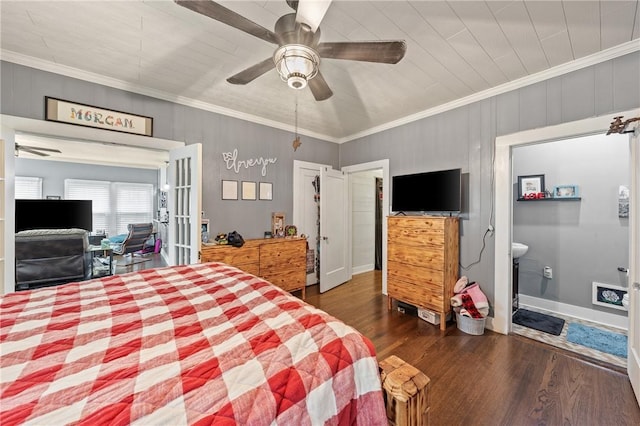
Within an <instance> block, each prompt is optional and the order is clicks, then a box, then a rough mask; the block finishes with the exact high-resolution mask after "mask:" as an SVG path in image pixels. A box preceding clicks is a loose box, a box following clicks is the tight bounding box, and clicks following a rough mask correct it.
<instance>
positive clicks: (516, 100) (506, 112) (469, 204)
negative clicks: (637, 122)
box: [340, 52, 640, 301]
mask: <svg viewBox="0 0 640 426" xmlns="http://www.w3.org/2000/svg"><path fill="white" fill-rule="evenodd" d="M639 75H640V53H638V52H636V53H632V54H629V55H625V56H622V57H620V58H616V59H613V60H610V61H607V62H603V63H601V64H598V65H595V66H591V67H588V68H584V69H582V70H579V71H575V72H572V73H569V74H565V75H563V76H560V77H555V78H552V79H549V80H546V81H543V82H540V83H536V84H532V85H530V86H527V87H523V88H521V89H518V90H513V91H511V92H508V93H504V94H502V95H499V96H495V97H493V98H490V99H486V100H483V101H480V102H476V103H473V104H470V105H467V106H464V107H460V108H458V109H455V110H452V111H447V112H444V113H441V114H438V115H435V116H432V117H428V118H425V119H422V120H420V121H417V122H414V123H410V124H407V125H404V126H401V127H397V128H394V129H390V130H387V131H384V132H380V133H377V134H375V135H371V136H367V137H364V138H361V139H359V140H356V141H352V142H349V143H346V144H343V145H341V147H340V166H341V167H342V166H348V165H352V164H359V163H363V162H366V161H374V160H379V159H382V158H388V159H389V168H390V171H389V172H390V175H391V176H393V175H398V174H403V173H410V172H419V171H430V170H439V169H449V168H454V167H461V168H462V170H463V172H464V173H468V176H467V177H468V179H467V181H466V182H465V186H466V188H465V193H466V194H465V200H464V202H465V204H466V208H465V212H464V214H463V215H462V220H461V230H460V231H461V237H460V261H461V264H462V265H463V266H467V267H468V266H469V265H470V264H473V263H475V262H478V260H479V259H480V261H479V262H478V263H477V264H475V265H474V266H472V267H471V268H468V269H464V268H463V269H461V271H460V272H461V274H464V275H467V276H468V277H469V278H470V279H471V280H474V281H477V282H478V283H479V284H480V285H481V288H482V289H483V291H484V292H485V293H486V294H487V296H488V297H489V300H490V301H493V300H494V270H493V265H494V241H493V239H492V238H491V237H487V238H486V247H485V249H484V252H481V248H482V246H483V235H484V234H485V231H486V229H487V227H488V226H489V224H490V223H493V221H492V199H493V192H492V172H493V164H492V157H493V151H494V141H495V138H496V137H497V136H502V135H506V134H510V133H515V132H519V131H522V130H529V129H534V128H539V127H545V126H552V125H555V124H560V123H563V122H569V121H574V120H578V119H583V118H588V117H594V116H598V115H605V114H608V113H614V112H619V111H624V110H628V109H632V108H637V107H640V79H639V78H638V76H639ZM599 170H600V171H601V172H602V171H604V172H605V173H606V171H605V170H604V169H602V168H599Z"/></svg>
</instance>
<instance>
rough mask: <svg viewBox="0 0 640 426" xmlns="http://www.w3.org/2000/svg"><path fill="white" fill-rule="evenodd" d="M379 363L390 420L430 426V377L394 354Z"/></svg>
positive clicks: (401, 424)
mask: <svg viewBox="0 0 640 426" xmlns="http://www.w3.org/2000/svg"><path fill="white" fill-rule="evenodd" d="M378 366H379V368H380V378H381V379H382V389H383V392H384V398H385V405H386V410H387V419H388V420H389V423H390V424H392V425H396V426H427V425H428V424H429V387H430V382H431V380H430V379H429V378H428V377H427V376H426V375H425V374H424V373H422V372H421V371H420V370H418V369H417V368H415V367H414V366H412V365H411V364H407V363H406V362H404V361H403V360H401V359H400V358H398V357H397V356H395V355H391V356H390V357H388V358H387V359H385V360H384V361H380V362H379V364H378Z"/></svg>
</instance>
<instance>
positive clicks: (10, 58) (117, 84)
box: [0, 40, 640, 144]
mask: <svg viewBox="0 0 640 426" xmlns="http://www.w3.org/2000/svg"><path fill="white" fill-rule="evenodd" d="M637 51H640V40H632V41H629V42H626V43H623V44H620V45H618V46H614V47H611V48H609V49H606V50H603V51H600V52H597V53H594V54H592V55H589V56H585V57H584V58H580V59H576V60H574V61H571V62H567V63H565V64H562V65H558V66H555V67H553V68H550V69H548V70H544V71H540V72H538V73H535V74H531V75H528V76H525V77H522V78H519V79H517V80H513V81H510V82H508V83H505V84H502V85H500V86H496V87H493V88H491V89H487V90H484V91H482V92H478V93H474V94H473V95H469V96H466V97H464V98H460V99H456V100H454V101H451V102H447V103H445V104H442V105H438V106H436V107H434V108H429V109H427V110H424V111H421V112H418V113H416V114H412V115H408V116H406V117H403V118H401V119H399V120H394V121H390V122H388V123H385V124H381V125H379V126H375V127H371V128H369V129H367V130H363V131H362V132H358V133H354V134H352V135H349V136H345V137H343V138H335V137H332V136H328V135H324V134H320V133H317V132H312V131H310V130H306V129H301V128H299V129H298V130H297V132H298V133H299V134H302V135H305V136H308V137H312V138H316V139H320V140H324V141H327V142H334V143H338V144H342V143H345V142H350V141H352V140H356V139H360V138H363V137H365V136H370V135H373V134H375V133H379V132H382V131H385V130H389V129H392V128H394V127H399V126H403V125H405V124H409V123H412V122H414V121H418V120H421V119H423V118H427V117H431V116H434V115H437V114H441V113H443V112H446V111H450V110H453V109H455V108H459V107H461V106H465V105H469V104H472V103H474V102H478V101H482V100H484V99H487V98H491V97H494V96H497V95H500V94H503V93H506V92H510V91H512V90H516V89H520V88H522V87H525V86H529V85H531V84H534V83H539V82H541V81H544V80H548V79H550V78H554V77H558V76H561V75H564V74H568V73H570V72H573V71H577V70H580V69H583V68H586V67H589V66H592V65H597V64H599V63H602V62H605V61H608V60H611V59H615V58H618V57H620V56H624V55H627V54H630V53H634V52H637ZM0 59H2V60H3V61H7V62H13V63H16V64H19V65H24V66H27V67H31V68H36V69H40V70H43V71H48V72H52V73H55V74H61V75H64V76H67V77H72V78H77V79H79V80H84V81H88V82H91V83H96V84H100V85H103V86H108V87H113V88H115V89H120V90H126V91H129V92H134V93H138V94H140V95H145V96H150V97H153V98H157V99H162V100H165V101H168V102H174V103H177V104H180V105H185V106H189V107H193V108H198V109H202V110H205V111H210V112H214V113H217V114H221V115H225V116H228V117H233V118H237V119H240V120H244V121H249V122H251V123H255V124H260V125H263V126H267V127H272V128H275V129H280V130H284V131H287V132H292V133H295V132H296V129H295V127H294V126H291V125H288V124H284V123H281V122H278V121H275V120H269V119H266V118H263V117H258V116H256V115H253V114H247V113H244V112H241V111H236V110H233V109H230V108H224V107H221V106H217V105H214V104H210V103H207V102H202V101H198V100H196V99H192V98H187V97H184V96H177V95H173V94H170V93H167V92H163V91H160V90H156V89H151V88H149V87H145V86H142V85H132V84H131V83H127V82H124V81H122V80H118V79H115V78H111V77H106V76H103V75H100V74H96V73H92V72H88V71H83V70H80V69H78V68H74V67H69V66H66V65H61V64H56V63H54V62H51V61H45V60H43V59H39V58H34V57H32V56H27V55H23V54H21V53H17V52H13V51H9V50H0Z"/></svg>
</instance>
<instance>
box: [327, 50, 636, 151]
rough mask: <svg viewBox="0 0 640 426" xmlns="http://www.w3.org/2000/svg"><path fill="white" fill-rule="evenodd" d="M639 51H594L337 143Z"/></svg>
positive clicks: (347, 137)
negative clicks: (582, 56)
mask: <svg viewBox="0 0 640 426" xmlns="http://www.w3.org/2000/svg"><path fill="white" fill-rule="evenodd" d="M637 51H640V40H632V41H629V42H627V43H624V44H620V45H618V46H614V47H611V48H609V49H606V50H603V51H600V52H597V53H594V54H592V55H589V56H585V57H584V58H580V59H576V60H574V61H571V62H567V63H564V64H562V65H558V66H555V67H553V68H549V69H548V70H544V71H540V72H538V73H535V74H531V75H528V76H525V77H522V78H519V79H517V80H513V81H510V82H508V83H504V84H502V85H500V86H496V87H492V88H491V89H487V90H483V91H482V92H478V93H474V94H473V95H469V96H466V97H464V98H460V99H456V100H454V101H451V102H447V103H446V104H442V105H438V106H437V107H434V108H430V109H427V110H424V111H421V112H419V113H416V114H412V115H408V116H406V117H403V118H401V119H399V120H394V121H390V122H388V123H385V124H382V125H380V126H376V127H372V128H370V129H367V130H364V131H362V132H358V133H354V134H352V135H350V136H346V137H344V138H340V139H339V140H338V143H345V142H349V141H352V140H355V139H359V138H362V137H365V136H370V135H373V134H375V133H379V132H382V131H384V130H389V129H392V128H394V127H399V126H403V125H405V124H408V123H412V122H414V121H418V120H421V119H423V118H427V117H431V116H434V115H437V114H441V113H443V112H446V111H450V110H452V109H456V108H459V107H461V106H464V105H469V104H472V103H474V102H478V101H482V100H484V99H487V98H491V97H493V96H496V95H500V94H502V93H506V92H510V91H512V90H516V89H520V88H522V87H525V86H529V85H531V84H534V83H539V82H541V81H544V80H549V79H551V78H553V77H558V76H561V75H564V74H568V73H570V72H573V71H577V70H580V69H583V68H586V67H590V66H592V65H597V64H599V63H602V62H605V61H609V60H611V59H615V58H618V57H620V56H624V55H628V54H629V53H633V52H637Z"/></svg>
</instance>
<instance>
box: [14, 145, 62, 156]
mask: <svg viewBox="0 0 640 426" xmlns="http://www.w3.org/2000/svg"><path fill="white" fill-rule="evenodd" d="M18 149H23V150H24V149H35V150H38V151H48V152H57V153H58V154H60V153H62V151H60V150H59V149H54V148H41V147H39V146H29V145H20V148H18Z"/></svg>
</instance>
